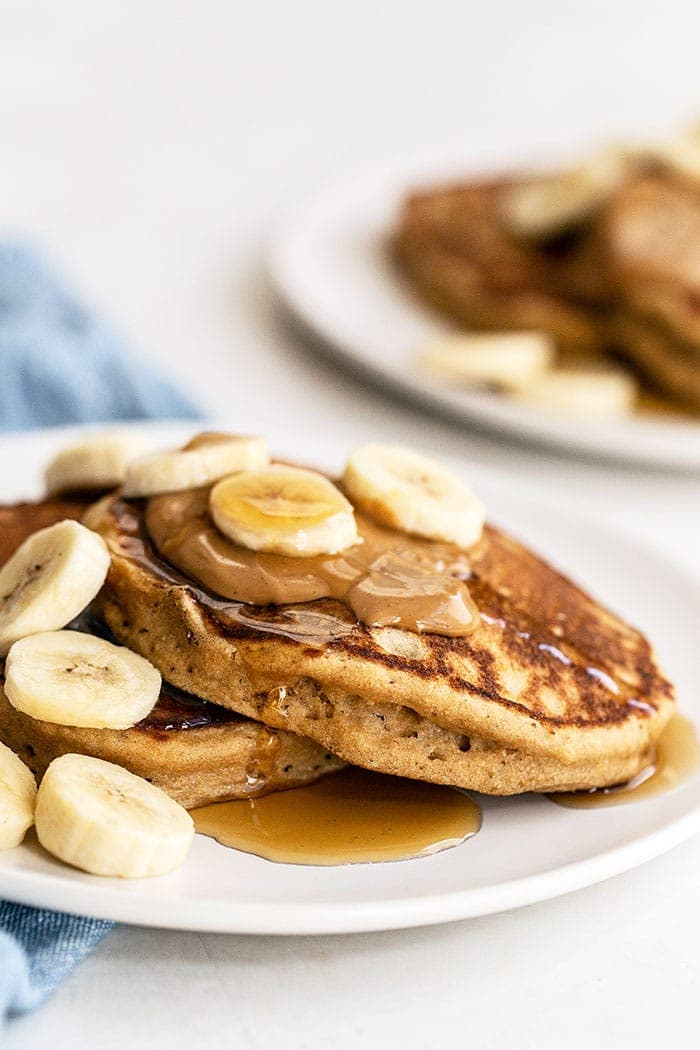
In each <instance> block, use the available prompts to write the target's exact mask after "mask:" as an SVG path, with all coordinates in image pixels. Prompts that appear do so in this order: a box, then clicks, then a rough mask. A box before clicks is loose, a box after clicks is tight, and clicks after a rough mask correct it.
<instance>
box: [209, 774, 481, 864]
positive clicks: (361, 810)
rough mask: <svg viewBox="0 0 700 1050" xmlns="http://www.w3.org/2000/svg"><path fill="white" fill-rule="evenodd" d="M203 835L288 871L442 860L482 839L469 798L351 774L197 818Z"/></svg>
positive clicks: (442, 789)
mask: <svg viewBox="0 0 700 1050" xmlns="http://www.w3.org/2000/svg"><path fill="white" fill-rule="evenodd" d="M192 818H193V819H194V823H195V828H196V829H197V831H198V832H200V834H203V835H208V836H210V837H211V838H215V839H216V840H217V841H218V842H220V843H222V845H224V846H231V847H233V848H234V849H238V850H242V851H244V852H245V853H254V854H256V855H257V856H259V857H264V858H265V859H266V860H271V861H276V862H278V863H282V864H311V865H335V864H359V863H363V862H364V863H367V862H370V861H390V860H407V859H409V858H411V857H424V856H427V855H429V854H431V853H437V852H439V851H441V850H444V849H449V848H450V847H451V846H457V845H459V843H460V842H464V840H465V839H467V838H470V837H471V836H472V835H475V834H476V833H477V831H478V830H479V828H480V827H481V811H480V810H479V807H478V806H477V804H476V803H475V802H473V801H472V799H471V798H469V796H468V795H466V794H465V793H464V792H462V791H459V790H457V789H455V788H448V787H442V786H440V785H437V784H426V783H423V782H422V781H417V780H403V779H401V778H400V777H390V776H385V775H382V774H380V773H370V772H368V771H366V770H364V769H358V768H355V767H350V768H348V769H344V770H342V771H341V772H339V773H334V774H332V775H331V776H327V777H324V778H323V779H321V780H319V781H317V782H316V783H315V784H311V785H309V786H307V787H302V788H296V789H294V790H292V791H281V792H277V793H275V794H271V795H265V796H264V797H263V798H257V799H250V800H246V801H238V802H219V803H216V804H215V805H212V806H203V807H201V808H199V809H195V810H193V811H192Z"/></svg>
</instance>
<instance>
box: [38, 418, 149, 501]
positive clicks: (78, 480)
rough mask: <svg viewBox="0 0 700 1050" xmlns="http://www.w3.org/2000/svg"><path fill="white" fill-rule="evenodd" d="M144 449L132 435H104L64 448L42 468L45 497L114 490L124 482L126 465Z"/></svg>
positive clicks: (96, 435) (142, 444) (135, 436)
mask: <svg viewBox="0 0 700 1050" xmlns="http://www.w3.org/2000/svg"><path fill="white" fill-rule="evenodd" d="M144 446H145V442H144V440H143V438H141V437H138V436H137V435H136V434H120V433H118V432H114V433H111V432H105V433H103V434H95V435H94V436H93V437H91V438H89V439H88V440H86V441H82V442H80V444H78V445H71V446H70V448H64V449H63V450H62V451H61V452H59V453H58V455H57V456H54V458H53V459H52V460H51V462H50V463H49V465H48V467H47V468H46V474H45V479H46V488H47V490H48V493H49V495H50V496H54V495H56V494H57V493H59V492H81V491H83V490H87V491H90V490H94V491H99V490H101V489H113V488H116V487H117V485H121V483H122V482H123V481H124V477H125V475H126V467H127V464H128V463H129V462H130V461H131V460H132V459H135V458H136V456H140V455H142V453H143V451H144Z"/></svg>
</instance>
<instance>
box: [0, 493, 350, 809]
mask: <svg viewBox="0 0 700 1050" xmlns="http://www.w3.org/2000/svg"><path fill="white" fill-rule="evenodd" d="M86 506H87V503H86V501H85V500H84V499H79V498H63V497H56V498H53V499H47V500H43V501H41V502H39V503H21V504H16V505H14V506H5V507H0V563H2V562H4V561H6V560H7V559H8V558H9V557H10V555H11V554H12V553H13V552H14V551H15V550H16V548H17V547H18V546H19V545H20V544H21V543H22V541H23V540H24V539H26V537H27V536H28V535H30V534H31V533H32V532H34V531H36V530H37V529H39V528H44V527H45V526H47V525H51V524H53V523H54V522H56V521H61V520H62V519H64V518H76V519H79V518H81V517H82V516H83V514H84V512H85V510H86ZM71 627H72V628H73V629H76V628H79V629H81V630H90V631H91V632H92V633H97V634H103V633H104V628H102V627H101V625H100V624H99V623H96V622H94V621H91V620H89V619H88V618H87V617H85V616H83V617H81V618H80V620H79V621H78V622H76V623H75V624H72V625H71ZM0 741H2V743H4V744H6V745H7V746H8V747H10V748H12V750H13V751H15V752H16V753H17V754H19V755H20V757H21V758H22V759H23V761H24V762H26V764H27V765H28V766H29V768H30V769H31V770H32V771H33V772H34V773H35V774H37V775H38V776H42V775H43V773H44V772H45V770H46V767H47V766H48V765H49V763H50V762H51V761H52V760H53V759H54V758H56V757H58V756H59V755H63V754H69V753H75V752H77V753H79V754H85V755H92V756H94V757H95V758H102V759H105V760H106V761H108V762H115V763H117V764H118V765H120V766H124V767H125V768H126V769H129V770H130V771H131V772H132V773H136V774H138V775H139V776H142V777H145V779H146V780H149V781H151V783H153V784H156V785H157V786H158V787H160V788H162V789H163V790H164V791H166V792H167V793H168V794H169V795H171V796H172V797H173V798H174V799H175V800H176V801H177V802H180V803H181V805H183V806H186V807H187V808H194V807H195V806H203V805H208V804H209V803H211V802H218V801H223V800H228V799H236V798H251V797H255V796H257V795H262V794H267V793H269V792H271V791H277V790H283V789H286V788H293V787H299V786H301V785H303V784H309V783H312V782H313V781H314V780H317V779H318V778H319V777H320V776H323V775H324V774H326V773H330V772H333V771H334V770H336V769H340V768H341V767H342V766H343V765H344V763H343V762H342V761H341V760H340V759H338V758H336V757H335V756H334V755H331V754H328V753H327V750H326V749H325V748H323V747H322V746H321V745H319V744H317V743H314V742H313V741H311V740H306V739H304V738H303V737H300V736H297V735H296V734H294V733H290V732H285V731H279V730H275V729H272V728H268V727H267V726H264V725H261V724H260V723H259V722H255V721H252V720H251V719H249V718H245V717H243V716H241V715H238V714H236V713H235V712H233V711H231V710H228V709H225V708H222V707H216V706H215V705H213V704H210V703H206V702H205V701H202V700H200V699H198V698H197V697H195V696H192V695H189V694H187V693H185V692H183V691H182V690H179V689H177V688H176V687H174V686H171V685H169V684H168V683H167V682H165V681H164V682H163V687H162V690H161V694H160V697H159V699H158V702H157V704H156V706H155V707H154V709H153V711H151V713H150V715H149V716H148V717H147V718H146V719H144V721H143V722H141V723H139V725H137V726H134V727H133V728H132V729H126V730H116V729H84V728H77V727H74V726H62V725H56V724H54V723H50V722H43V721H40V720H37V719H34V718H30V717H29V716H28V715H25V714H22V713H21V712H19V711H16V710H15V709H14V708H13V707H12V705H11V704H10V703H9V701H8V700H7V697H6V696H5V693H4V691H3V690H2V688H1V687H0Z"/></svg>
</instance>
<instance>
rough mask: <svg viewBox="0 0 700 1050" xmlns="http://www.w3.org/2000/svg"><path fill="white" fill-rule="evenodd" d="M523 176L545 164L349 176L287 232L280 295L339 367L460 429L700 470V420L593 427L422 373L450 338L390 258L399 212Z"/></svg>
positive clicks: (275, 268)
mask: <svg viewBox="0 0 700 1050" xmlns="http://www.w3.org/2000/svg"><path fill="white" fill-rule="evenodd" d="M519 167H520V168H521V169H523V170H527V169H533V170H534V169H537V164H536V163H534V162H533V158H531V157H530V158H527V159H526V161H525V160H523V163H522V164H519V158H517V157H515V158H513V157H508V156H505V157H504V156H502V155H493V154H489V155H483V156H480V157H479V158H478V159H476V160H475V158H474V157H470V156H469V155H468V153H467V151H466V150H465V149H462V150H461V151H459V150H456V149H452V150H449V149H446V150H444V151H442V152H441V151H435V152H433V153H432V154H428V155H424V156H417V157H409V158H405V159H401V158H399V159H398V160H395V161H393V162H391V163H387V164H384V165H382V166H376V167H373V168H370V169H367V170H366V171H364V172H362V171H361V172H354V173H352V175H351V176H350V177H348V178H346V179H344V180H342V181H339V182H337V183H335V184H332V185H329V186H327V187H326V188H325V189H324V190H322V191H321V192H316V193H315V194H314V196H313V197H312V198H310V200H309V201H308V202H307V203H306V204H305V205H302V206H301V207H299V208H298V209H297V210H296V211H295V212H294V213H293V214H292V215H291V216H290V217H289V219H288V220H287V222H286V224H284V225H283V226H282V227H281V228H280V230H279V231H278V234H277V237H276V239H275V241H274V242H273V244H272V248H271V252H270V257H269V269H270V274H271V277H272V280H273V283H274V285H275V287H276V290H277V292H278V293H279V295H280V296H281V298H282V299H283V301H284V302H285V304H286V305H287V306H288V307H289V309H290V310H291V312H292V314H293V315H294V316H295V317H296V319H297V320H299V321H300V322H301V323H302V325H303V326H304V328H305V329H307V330H308V331H309V332H311V333H313V334H314V335H315V336H316V337H317V338H318V340H319V346H320V347H321V348H322V349H323V350H324V352H326V353H328V354H329V355H330V356H332V357H333V358H334V359H335V360H337V361H338V363H340V364H343V365H345V366H346V367H348V368H350V369H352V370H354V371H356V372H359V373H361V374H362V375H363V376H364V377H365V378H366V379H368V380H369V381H371V382H372V383H374V384H376V385H379V386H382V387H384V388H386V389H389V390H391V391H392V392H394V393H397V394H400V395H401V396H403V397H405V398H408V399H410V400H411V401H413V402H416V403H418V404H421V405H423V406H427V407H430V408H431V409H433V410H438V411H440V412H441V413H443V414H446V415H448V416H450V417H451V418H453V419H456V420H458V421H461V422H463V423H467V424H471V425H473V424H475V423H476V424H479V425H481V426H483V427H486V428H488V429H489V430H492V431H496V432H500V433H502V434H508V435H511V436H516V437H519V438H521V439H525V440H528V441H531V442H537V443H540V444H547V445H550V446H556V447H558V448H560V449H563V450H566V451H567V452H569V453H574V454H581V453H584V454H587V455H594V456H596V457H605V458H606V459H616V460H625V461H629V462H632V463H639V464H649V465H653V466H657V467H659V466H669V467H673V468H675V469H682V470H694V471H697V470H700V422H696V421H694V420H693V419H691V418H688V419H687V420H686V419H684V418H682V417H679V418H678V419H676V418H672V417H671V416H670V415H669V416H665V415H662V414H659V415H658V416H649V417H645V416H644V417H643V416H640V417H632V418H629V419H622V420H619V421H618V420H615V421H613V420H611V421H606V422H602V421H599V420H598V421H595V422H590V423H589V422H587V421H586V420H583V419H571V418H568V417H567V416H565V415H555V414H551V415H549V414H546V413H544V412H542V410H541V409H537V408H533V407H529V406H527V405H525V404H519V403H518V402H516V401H514V400H510V399H508V398H505V397H503V396H501V395H499V394H497V393H493V392H490V391H488V390H486V389H482V390H479V389H477V388H470V387H468V386H459V385H457V384H455V383H449V382H445V381H444V379H441V378H440V377H435V378H433V377H432V376H430V375H429V374H427V373H426V371H425V369H422V368H421V367H420V366H419V363H418V355H419V352H420V351H421V350H422V349H423V348H424V346H425V344H426V343H427V342H428V340H430V339H431V338H432V337H434V336H435V335H436V334H438V333H440V332H442V331H445V330H449V328H448V323H447V322H443V321H442V319H441V318H440V317H439V316H438V315H437V314H436V313H433V312H432V311H431V310H430V309H428V308H427V307H425V306H423V305H422V304H421V302H420V301H419V299H418V297H417V296H416V295H415V294H413V293H412V290H411V289H410V287H409V286H408V284H407V283H405V282H404V281H402V279H401V275H400V274H399V272H398V270H397V267H396V266H395V265H394V262H393V260H392V258H391V247H390V238H391V235H392V231H393V229H394V228H395V225H396V221H397V218H398V214H399V208H400V205H401V202H402V201H403V199H404V197H405V196H406V195H407V194H408V193H409V192H411V191H412V190H414V189H416V188H417V187H421V186H426V187H431V186H433V185H439V184H441V183H443V182H444V183H449V182H450V181H451V180H457V181H465V180H467V179H469V178H470V177H471V175H472V174H473V175H474V177H477V176H479V175H481V174H484V175H485V176H488V175H489V173H492V172H503V171H508V170H517V169H518V168H519ZM543 167H547V164H546V159H545V161H544V162H543Z"/></svg>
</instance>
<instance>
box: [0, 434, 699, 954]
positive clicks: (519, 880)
mask: <svg viewBox="0 0 700 1050" xmlns="http://www.w3.org/2000/svg"><path fill="white" fill-rule="evenodd" d="M151 429H152V431H153V433H154V435H155V436H156V437H157V438H160V439H161V440H163V441H164V443H171V444H172V443H174V442H175V441H180V440H182V439H183V438H184V436H185V434H189V433H191V431H192V428H191V427H189V428H188V429H187V430H183V428H182V427H181V426H180V427H179V428H177V429H175V430H174V429H173V428H167V427H166V428H163V427H156V428H151ZM63 442H65V432H59V433H58V434H56V433H53V434H52V433H50V432H49V433H45V434H43V435H37V436H19V437H12V438H7V437H6V438H3V439H2V441H1V442H0V476H2V478H3V489H2V493H1V494H0V495H1V498H2V500H3V501H8V500H12V499H15V498H19V497H23V496H26V495H28V494H29V492H30V489H32V488H35V486H33V485H32V482H33V481H34V479H36V477H37V476H38V474H37V472H38V469H39V467H40V466H41V464H42V463H43V462H45V459H46V456H47V454H48V452H49V450H50V449H51V448H52V447H60V444H62V443H63ZM308 451H309V450H308V447H306V448H302V447H301V446H298V447H292V448H289V449H288V452H289V454H290V455H294V454H297V455H300V456H302V455H308ZM327 465H328V467H329V468H331V469H332V468H333V467H337V466H338V465H339V464H337V463H336V464H334V463H329V464H327ZM454 466H455V469H458V470H461V471H462V473H464V474H465V475H468V479H469V482H470V484H472V485H473V486H474V487H475V488H476V489H477V490H478V491H479V492H480V494H481V495H482V496H483V497H484V498H485V500H486V503H487V505H488V506H489V508H490V511H491V516H492V518H493V519H494V520H496V521H497V522H499V523H500V524H501V525H503V526H506V527H508V528H509V529H510V530H511V531H512V532H514V533H516V534H517V535H518V536H520V537H522V538H523V539H525V540H526V541H529V542H531V543H532V544H533V545H534V546H535V547H536V548H537V549H538V550H539V551H541V552H543V553H544V554H545V555H546V556H547V557H549V558H551V560H552V561H554V562H555V563H556V564H557V565H559V566H561V567H563V568H564V569H565V570H566V571H567V572H569V573H571V574H572V575H573V576H574V577H575V578H577V579H579V580H580V581H582V582H583V583H584V584H585V586H586V587H587V588H589V589H591V590H592V591H593V592H594V593H595V594H597V595H598V596H599V597H601V598H602V599H603V600H604V601H606V602H607V603H608V604H609V605H611V606H612V607H613V608H614V609H616V610H617V611H619V612H620V613H622V614H623V615H625V616H627V617H628V618H630V619H631V620H632V621H634V622H635V623H637V624H639V625H640V626H641V627H642V628H643V629H644V630H645V631H647V632H648V634H649V635H650V637H651V638H652V639H653V640H654V642H655V643H656V646H657V649H658V652H659V656H660V658H661V660H662V663H663V665H664V667H665V668H666V669H667V671H668V673H669V674H670V676H671V677H672V678H673V679H674V680H675V682H676V684H677V686H678V692H679V700H680V704H681V707H682V709H683V710H684V712H685V713H686V714H688V715H690V716H691V717H693V718H695V719H696V720H697V721H698V722H699V723H700V697H699V696H698V691H697V682H698V680H699V679H700V650H699V648H698V645H697V624H698V623H700V581H698V580H697V579H695V578H693V576H692V575H691V574H689V572H688V570H687V569H684V568H680V567H678V566H677V565H676V564H675V563H673V562H671V561H668V560H667V559H666V558H665V557H663V556H661V555H660V554H658V553H657V552H656V551H654V550H653V549H651V548H649V549H647V548H645V547H643V546H640V545H639V544H638V543H636V542H633V541H631V540H630V538H629V537H625V536H623V535H620V534H618V533H616V532H612V531H608V530H607V529H604V528H601V527H600V526H599V525H597V524H596V523H595V522H594V521H593V520H582V519H581V518H580V516H574V515H568V514H565V513H564V512H562V510H561V509H560V508H559V507H558V506H557V505H556V503H555V502H551V503H548V502H543V500H542V498H541V496H538V498H537V500H536V501H535V500H530V499H528V498H525V497H523V496H521V495H519V494H518V485H517V482H515V481H514V480H513V479H512V478H510V477H509V476H508V475H499V474H498V473H496V472H494V471H492V470H486V469H484V468H483V467H477V466H475V465H469V467H468V469H467V467H466V466H465V465H464V464H462V465H461V466H460V465H458V464H456V463H455V464H454ZM480 802H481V803H482V805H483V827H482V830H481V832H480V833H479V834H478V835H477V836H476V837H475V838H473V839H472V840H470V841H468V842H466V843H464V844H463V845H461V846H458V847H456V848H454V849H450V850H447V851H445V852H444V853H440V854H437V855H435V856H432V857H426V858H423V859H421V860H412V861H401V862H397V863H386V864H368V865H356V866H345V867H331V868H314V867H305V866H292V865H279V864H272V863H270V862H268V861H265V860H261V859H259V858H257V857H253V856H248V855H246V854H243V853H237V852H235V851H234V850H230V849H226V848H224V847H222V846H220V845H218V844H217V843H216V842H214V841H213V840H212V839H208V838H204V837H202V836H197V837H196V838H195V842H194V846H193V849H192V852H191V854H190V857H189V859H188V861H187V863H186V864H185V866H184V867H183V868H182V869H181V870H180V871H178V872H176V873H175V874H173V875H169V876H167V877H165V878H157V879H146V880H143V881H135V882H123V881H119V880H113V879H100V878H96V877H92V876H89V875H84V874H82V873H81V872H78V871H73V870H72V869H70V868H68V867H65V866H64V865H62V864H60V863H59V862H57V861H55V860H53V859H52V858H51V857H50V856H48V855H47V854H45V853H44V852H43V851H42V850H41V849H40V847H39V846H38V845H37V844H36V842H35V840H34V839H33V838H32V837H30V840H28V841H27V842H26V843H25V844H24V845H22V846H20V847H18V848H17V849H14V850H9V851H6V852H4V853H0V896H4V897H6V898H9V899H11V900H16V901H22V902H24V903H27V904H34V905H40V906H43V907H48V908H58V909H61V910H64V911H73V912H80V913H83V914H89V915H95V916H100V917H103V918H110V919H116V920H120V921H123V922H130V923H139V924H143V925H149V926H163V927H172V928H183V929H196V930H215V931H221V932H238V933H277V934H292V933H294V934H299V933H339V932H346V931H357V930H376V929H390V928H398V927H403V926H418V925H424V924H429V923H437V922H446V921H448V920H451V919H461V918H466V917H469V916H474V915H483V914H487V913H489V912H496V911H501V910H504V909H507V908H514V907H517V906H519V905H523V904H528V903H531V902H534V901H538V900H544V899H546V898H549V897H554V896H557V895H558V894H562V893H566V892H567V891H569V890H574V889H577V888H579V887H582V886H587V885H589V884H591V883H594V882H597V881H599V880H601V879H605V878H607V877H608V876H611V875H615V874H617V873H618V872H622V871H625V870H626V869H629V868H631V867H634V866H635V865H637V864H640V863H641V862H642V861H645V860H648V859H649V858H651V857H654V856H656V855H658V854H660V853H662V852H664V851H665V850H668V849H670V848H671V847H672V846H675V845H676V844H677V843H679V842H681V841H682V840H683V839H686V838H688V837H689V836H690V835H692V834H694V833H695V832H697V831H698V830H700V776H696V777H694V778H691V779H690V780H688V781H687V782H686V783H684V784H683V785H681V786H680V787H679V788H678V789H676V790H675V791H673V792H670V793H669V794H666V795H661V796H657V797H655V798H650V799H646V800H643V801H640V802H637V803H632V804H628V805H623V806H617V807H609V808H601V809H598V810H571V809H564V808H561V807H559V806H556V805H554V804H552V803H551V802H549V801H547V799H545V798H542V797H539V796H534V795H533V796H526V797H521V798H516V799H488V798H484V797H481V798H480Z"/></svg>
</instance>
